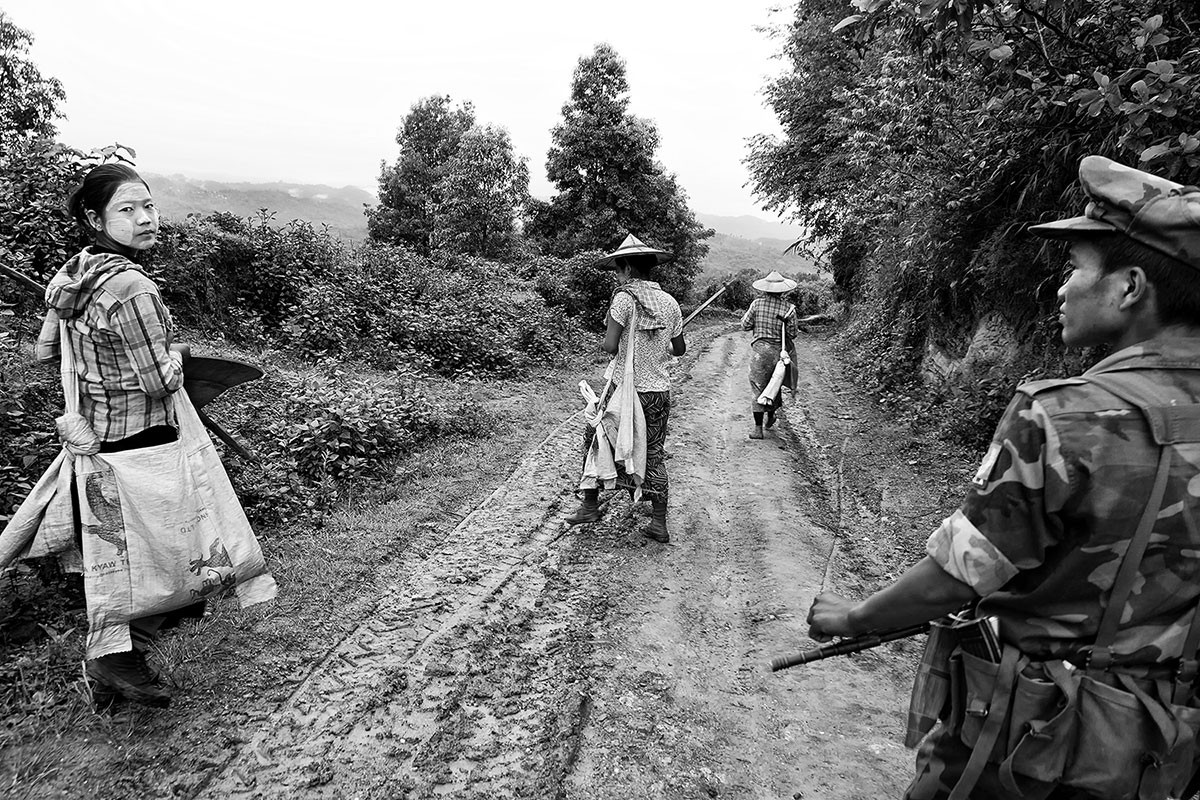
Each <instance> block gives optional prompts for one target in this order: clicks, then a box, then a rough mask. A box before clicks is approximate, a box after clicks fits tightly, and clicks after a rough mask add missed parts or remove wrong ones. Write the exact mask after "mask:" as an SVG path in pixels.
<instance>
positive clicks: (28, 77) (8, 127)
mask: <svg viewBox="0 0 1200 800" xmlns="http://www.w3.org/2000/svg"><path fill="white" fill-rule="evenodd" d="M32 44H33V36H32V35H30V34H29V32H28V31H25V30H22V29H21V28H18V27H17V26H16V25H15V24H14V23H13V21H12V20H11V19H10V18H9V17H8V16H7V15H6V14H5V13H4V12H3V11H0V220H3V224H0V261H3V262H4V263H6V264H8V265H9V266H13V267H17V268H18V269H21V270H23V271H25V272H26V273H28V274H30V275H33V276H36V277H39V278H42V279H45V278H47V277H49V275H50V273H51V272H52V271H53V270H55V269H57V268H58V266H59V265H61V264H62V262H63V261H65V260H66V258H67V256H68V254H69V252H70V251H71V250H73V249H74V248H75V247H76V246H77V244H78V237H77V235H76V232H75V226H74V224H73V223H72V221H71V219H70V217H69V216H68V214H67V213H66V211H65V210H64V208H63V199H64V198H65V197H66V194H67V191H68V190H69V187H70V185H71V182H72V181H73V180H74V179H75V178H76V177H77V175H78V172H79V169H80V166H81V163H80V161H81V159H82V158H83V154H81V153H79V152H78V151H76V150H73V149H71V148H69V147H66V146H65V145H62V144H59V143H57V142H55V141H54V139H53V137H54V134H55V126H54V121H55V120H56V119H59V118H60V117H61V116H62V114H61V113H60V112H59V110H58V104H59V103H60V102H61V101H63V100H64V99H66V94H65V93H64V92H63V88H62V84H61V83H59V82H58V80H57V79H55V78H47V77H45V76H43V75H42V73H41V71H40V70H38V68H37V65H35V64H34V63H33V61H32V60H30V57H29V47H30V45H32ZM3 283H6V282H3ZM5 291H8V289H5Z"/></svg>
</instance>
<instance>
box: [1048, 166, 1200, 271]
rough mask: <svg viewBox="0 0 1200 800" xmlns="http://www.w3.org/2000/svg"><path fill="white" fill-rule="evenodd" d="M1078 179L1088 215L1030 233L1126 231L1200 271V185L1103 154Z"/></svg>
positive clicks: (1058, 235)
mask: <svg viewBox="0 0 1200 800" xmlns="http://www.w3.org/2000/svg"><path fill="white" fill-rule="evenodd" d="M1079 183H1080V185H1082V186H1083V191H1084V192H1085V193H1086V194H1087V196H1088V200H1089V202H1088V204H1087V209H1086V210H1085V211H1084V213H1083V216H1081V217H1071V218H1070V219H1060V220H1058V221H1056V222H1047V223H1044V224H1042V225H1031V226H1030V227H1029V230H1030V232H1031V233H1035V234H1037V235H1038V236H1044V237H1046V238H1047V239H1078V238H1081V237H1085V236H1092V235H1095V234H1098V233H1123V234H1125V235H1126V236H1128V237H1129V238H1130V239H1133V240H1134V241H1135V242H1138V243H1139V244H1143V245H1145V246H1146V247H1149V248H1152V249H1154V250H1157V251H1158V252H1160V253H1163V254H1164V255H1167V256H1170V257H1171V258H1174V259H1175V260H1177V261H1180V262H1182V263H1184V264H1187V265H1188V266H1189V267H1192V268H1193V269H1196V270H1200V189H1197V188H1196V187H1195V186H1184V185H1183V184H1179V183H1175V182H1174V181H1169V180H1167V179H1166V178H1160V177H1158V176H1157V175H1151V174H1150V173H1148V172H1142V171H1141V170H1139V169H1134V168H1133V167H1127V166H1125V165H1124V164H1118V163H1117V162H1115V161H1113V160H1111V159H1108V158H1104V157H1103V156H1086V157H1085V158H1084V159H1083V160H1082V161H1080V162H1079Z"/></svg>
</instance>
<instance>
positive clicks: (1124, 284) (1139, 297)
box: [1117, 266, 1154, 311]
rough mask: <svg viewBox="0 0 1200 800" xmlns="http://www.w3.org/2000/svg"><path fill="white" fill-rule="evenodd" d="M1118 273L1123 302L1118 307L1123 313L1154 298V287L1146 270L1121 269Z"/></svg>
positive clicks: (1133, 267) (1130, 267) (1134, 268)
mask: <svg viewBox="0 0 1200 800" xmlns="http://www.w3.org/2000/svg"><path fill="white" fill-rule="evenodd" d="M1117 273H1118V277H1119V278H1120V281H1121V301H1120V304H1119V305H1118V306H1117V307H1118V308H1120V309H1121V310H1122V311H1127V310H1129V309H1131V308H1133V307H1134V306H1136V305H1138V304H1139V303H1144V302H1146V301H1148V300H1150V299H1151V298H1153V296H1154V293H1153V291H1152V289H1153V287H1152V285H1151V283H1150V279H1149V278H1147V277H1146V271H1145V270H1144V269H1142V268H1141V267H1136V266H1129V267H1121V268H1120V269H1119V270H1117Z"/></svg>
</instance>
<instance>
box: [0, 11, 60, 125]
mask: <svg viewBox="0 0 1200 800" xmlns="http://www.w3.org/2000/svg"><path fill="white" fill-rule="evenodd" d="M32 44H33V36H32V35H30V34H29V32H28V31H25V30H23V29H21V28H18V27H17V26H16V25H14V24H13V22H12V20H11V19H9V17H8V15H7V14H5V13H4V11H3V10H0V134H2V135H5V136H11V135H19V136H53V135H54V133H55V130H54V120H56V119H58V118H59V117H61V116H62V114H61V113H59V111H58V103H60V102H61V101H63V100H65V99H66V94H65V93H64V92H63V88H62V84H61V83H59V82H58V80H57V79H56V78H45V77H43V76H42V73H41V72H40V71H39V70H38V68H37V66H36V65H35V64H34V63H33V62H32V61H30V60H29V47H30V45H32Z"/></svg>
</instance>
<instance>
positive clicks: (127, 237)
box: [104, 219, 133, 246]
mask: <svg viewBox="0 0 1200 800" xmlns="http://www.w3.org/2000/svg"><path fill="white" fill-rule="evenodd" d="M104 232H105V233H107V234H108V235H109V238H111V239H112V240H113V241H114V242H116V243H117V244H123V245H126V246H128V245H131V244H133V223H132V222H130V221H129V220H127V219H110V220H109V221H108V222H106V223H104Z"/></svg>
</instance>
